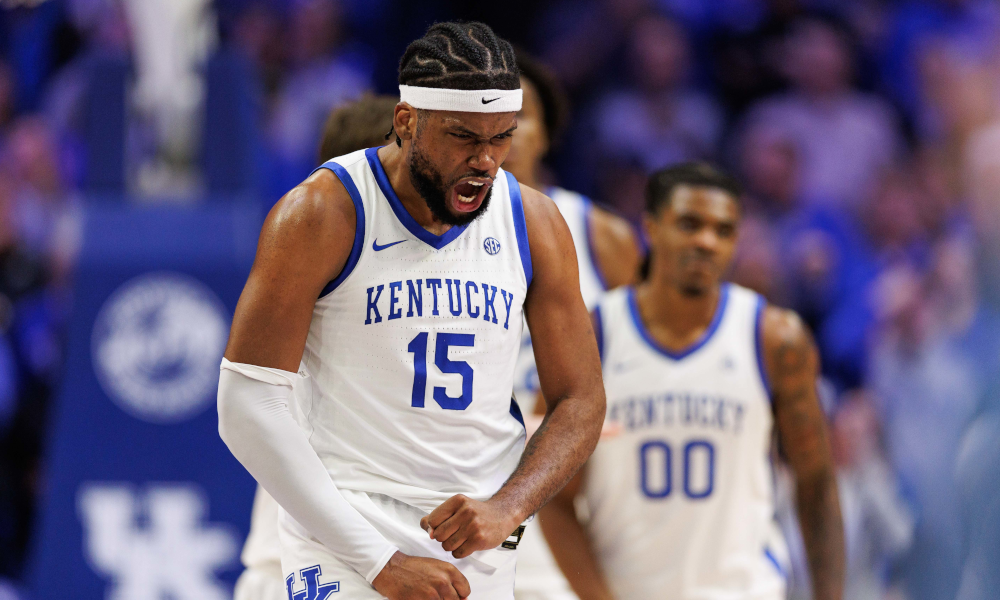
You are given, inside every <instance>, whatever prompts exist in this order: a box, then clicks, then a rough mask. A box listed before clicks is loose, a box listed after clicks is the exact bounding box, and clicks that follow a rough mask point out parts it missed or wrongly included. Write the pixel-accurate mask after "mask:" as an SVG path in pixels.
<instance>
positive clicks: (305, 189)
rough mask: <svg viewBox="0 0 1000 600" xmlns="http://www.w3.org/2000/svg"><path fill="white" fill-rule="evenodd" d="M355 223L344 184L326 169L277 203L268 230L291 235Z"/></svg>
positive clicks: (270, 214)
mask: <svg viewBox="0 0 1000 600" xmlns="http://www.w3.org/2000/svg"><path fill="white" fill-rule="evenodd" d="M354 220H355V214H354V202H353V201H352V200H351V196H350V194H349V193H348V191H347V188H345V187H344V184H343V183H342V182H341V181H340V178H339V177H337V175H336V174H334V173H333V172H332V171H330V170H329V169H319V170H317V171H316V172H315V173H313V174H312V175H310V176H309V177H308V178H306V180H305V181H303V182H302V183H300V184H299V185H297V186H295V187H294V188H292V189H291V190H290V191H289V192H288V193H287V194H285V195H284V196H282V197H281V200H278V202H277V204H275V205H274V207H273V208H272V209H271V212H270V213H269V214H268V216H267V224H266V225H265V227H267V226H271V227H274V228H278V229H281V230H282V231H291V230H296V229H306V230H310V231H315V230H317V229H319V230H322V229H326V228H329V227H337V226H338V225H340V224H342V223H344V222H345V221H346V222H349V223H350V224H351V225H352V227H353V224H354Z"/></svg>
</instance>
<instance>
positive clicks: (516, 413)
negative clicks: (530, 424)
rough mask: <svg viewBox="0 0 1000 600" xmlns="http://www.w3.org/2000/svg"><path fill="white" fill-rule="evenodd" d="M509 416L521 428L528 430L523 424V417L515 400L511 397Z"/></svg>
mask: <svg viewBox="0 0 1000 600" xmlns="http://www.w3.org/2000/svg"><path fill="white" fill-rule="evenodd" d="M510 415H511V416H512V417H514V418H515V419H517V422H518V423H520V424H521V427H524V429H525V430H527V429H528V428H527V426H525V424H524V415H522V414H521V407H520V406H518V405H517V400H514V397H513V396H511V397H510Z"/></svg>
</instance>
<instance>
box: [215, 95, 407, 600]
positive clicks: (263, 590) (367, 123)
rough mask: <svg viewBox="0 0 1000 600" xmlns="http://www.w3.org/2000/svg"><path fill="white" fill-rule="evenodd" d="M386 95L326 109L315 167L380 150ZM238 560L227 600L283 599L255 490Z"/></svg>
mask: <svg viewBox="0 0 1000 600" xmlns="http://www.w3.org/2000/svg"><path fill="white" fill-rule="evenodd" d="M396 102H397V100H396V98H394V97H392V96H364V97H362V98H361V99H360V100H356V101H354V102H351V103H349V104H345V105H344V106H341V107H340V108H336V109H334V110H332V111H330V116H328V117H327V119H326V124H325V125H324V126H323V139H322V141H321V142H320V147H319V164H323V163H325V162H326V161H328V160H330V159H332V158H334V157H336V156H341V155H343V154H348V153H350V152H354V151H356V150H363V149H365V148H371V147H372V146H381V145H382V144H383V143H385V142H384V136H385V132H386V131H389V129H391V128H392V116H393V112H394V111H395V108H396ZM240 560H241V561H242V562H243V566H244V567H246V569H245V570H244V571H243V573H242V574H241V575H240V578H239V579H238V580H236V588H235V590H234V591H233V600H286V599H287V598H288V594H287V592H286V591H285V581H284V577H282V575H281V547H280V544H279V542H278V503H277V502H275V501H274V498H272V497H271V495H270V494H268V493H267V491H265V490H264V488H262V487H260V486H259V485H258V486H257V493H256V494H255V495H254V499H253V511H252V512H251V514H250V535H248V536H247V541H246V543H245V544H244V545H243V552H242V554H241V555H240Z"/></svg>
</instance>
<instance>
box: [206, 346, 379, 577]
mask: <svg viewBox="0 0 1000 600" xmlns="http://www.w3.org/2000/svg"><path fill="white" fill-rule="evenodd" d="M298 377H299V375H298V374H297V373H290V372H288V371H282V370H280V369H269V368H265V367H258V366H255V365H248V364H243V363H233V362H230V361H228V360H226V359H225V358H223V359H222V367H221V372H220V374H219V435H220V436H222V439H223V441H225V442H226V445H227V446H229V450H230V451H232V453H233V456H235V457H236V458H237V460H239V461H240V462H241V463H243V466H244V467H246V469H247V471H250V474H251V475H253V476H254V477H255V478H256V479H257V481H258V482H260V484H261V485H262V486H264V489H265V490H267V491H268V493H270V494H271V496H273V497H274V499H275V500H277V501H278V504H280V505H281V506H282V507H283V508H284V509H285V510H286V511H288V514H290V515H291V516H292V517H294V518H295V520H296V521H298V522H299V523H301V524H302V525H303V526H304V527H305V528H306V529H308V530H309V533H311V534H312V535H314V536H316V538H317V539H319V541H320V542H322V543H323V545H325V546H326V547H327V548H328V549H329V550H330V552H331V553H332V554H333V555H334V556H336V557H337V558H339V559H340V560H342V561H344V563H346V564H347V565H349V566H350V567H351V568H353V569H354V570H355V571H357V572H358V573H360V574H361V575H362V576H363V577H364V578H365V579H366V580H368V582H369V583H371V582H372V580H374V579H375V577H376V576H377V575H378V574H379V572H380V571H381V570H382V567H384V566H385V564H386V563H387V562H389V558H390V557H392V555H393V553H394V552H396V551H397V550H398V548H397V547H396V546H393V545H392V544H390V543H389V542H388V541H386V539H385V538H383V537H382V535H381V534H380V533H379V532H378V531H377V530H376V529H375V528H374V527H372V525H371V524H370V523H369V522H368V521H366V520H365V519H364V517H362V516H361V514H360V513H358V511H357V510H355V509H354V507H353V506H351V505H350V504H348V502H347V500H345V499H344V497H343V495H341V493H340V490H338V489H337V486H336V484H334V482H333V480H332V479H330V474H329V473H328V472H327V470H326V467H325V466H323V462H322V461H321V460H320V458H319V455H317V454H316V451H315V450H313V448H312V446H310V445H309V440H308V439H307V437H306V433H305V432H304V431H303V430H302V428H301V427H299V425H298V423H296V422H295V419H294V418H292V413H291V412H290V411H289V409H288V398H289V397H290V396H291V394H292V382H293V381H295V379H296V378H298Z"/></svg>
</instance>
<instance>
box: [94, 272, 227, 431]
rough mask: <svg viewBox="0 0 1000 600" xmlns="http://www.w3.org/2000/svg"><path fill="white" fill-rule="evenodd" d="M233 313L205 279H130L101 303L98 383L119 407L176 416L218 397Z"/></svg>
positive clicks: (161, 417) (154, 419)
mask: <svg viewBox="0 0 1000 600" xmlns="http://www.w3.org/2000/svg"><path fill="white" fill-rule="evenodd" d="M229 318H230V317H229V314H228V312H227V311H226V308H225V306H223V304H222V302H221V301H220V300H219V298H218V297H217V296H216V295H215V293H214V292H213V291H212V290H211V289H209V288H208V286H206V285H205V284H203V283H201V282H200V281H198V280H197V279H194V278H193V277H190V276H188V275H183V274H180V273H169V272H160V273H148V274H146V275H141V276H139V277H136V278H135V279H132V280H131V281H128V282H126V283H125V284H124V285H122V286H121V287H120V288H118V289H117V290H115V292H114V293H113V294H112V295H111V297H110V298H108V300H107V301H106V302H105V303H104V306H102V307H101V310H100V312H99V313H98V315H97V319H96V321H95V323H94V330H93V333H92V337H91V357H92V359H93V362H94V371H96V373H97V379H98V381H100V383H101V387H102V388H104V391H105V392H106V393H107V394H108V397H110V398H111V400H112V401H114V403H115V404H117V405H118V406H119V408H121V409H122V410H124V411H125V412H127V413H129V414H130V415H132V416H133V417H136V418H137V419H141V420H143V421H147V422H151V423H177V422H180V421H184V420H186V419H189V418H191V417H194V416H195V415H197V414H199V413H200V412H201V411H202V410H204V409H205V408H207V407H208V406H209V405H211V404H213V403H214V400H215V390H216V387H217V386H218V385H219V362H220V361H221V360H222V353H223V351H224V350H225V346H226V337H227V336H228V334H229Z"/></svg>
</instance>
